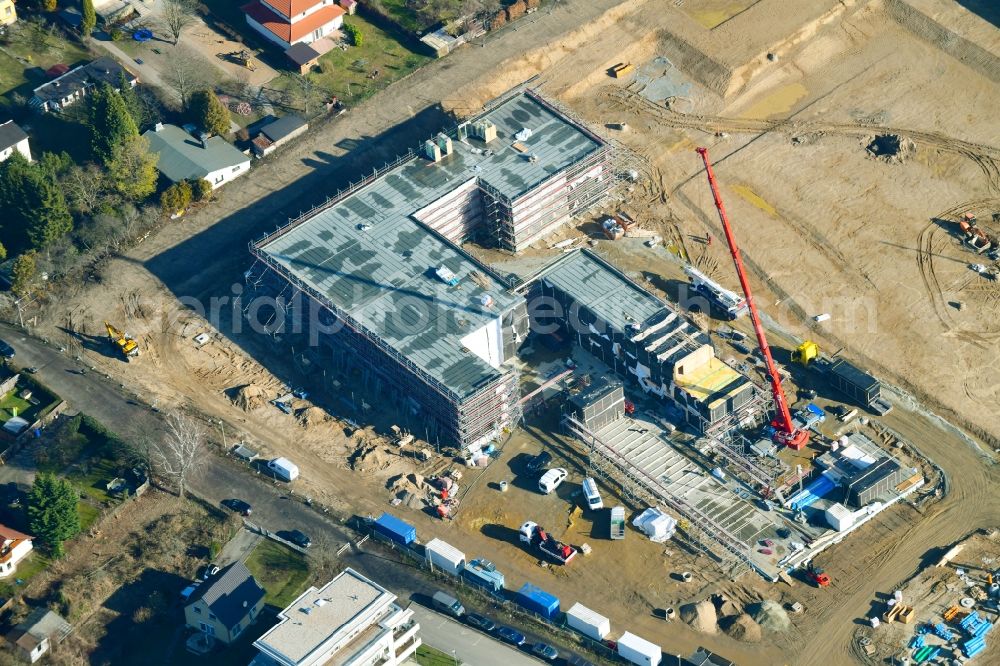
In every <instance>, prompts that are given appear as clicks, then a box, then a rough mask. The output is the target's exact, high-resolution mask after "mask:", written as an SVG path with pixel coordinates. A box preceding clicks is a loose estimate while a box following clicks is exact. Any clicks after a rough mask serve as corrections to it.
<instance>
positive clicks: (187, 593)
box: [181, 581, 201, 603]
mask: <svg viewBox="0 0 1000 666" xmlns="http://www.w3.org/2000/svg"><path fill="white" fill-rule="evenodd" d="M199 585H201V582H200V581H199V582H196V583H193V584H191V585H188V586H187V587H185V588H184V589H183V590H181V601H182V602H183V603H187V602H188V601H189V600H190V599H191V597H193V596H194V593H195V592H196V591H197V590H198V586H199Z"/></svg>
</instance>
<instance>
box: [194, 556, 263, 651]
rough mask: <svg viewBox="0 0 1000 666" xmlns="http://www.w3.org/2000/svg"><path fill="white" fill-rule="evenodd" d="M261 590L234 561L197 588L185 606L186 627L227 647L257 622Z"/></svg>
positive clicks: (255, 581) (244, 569) (240, 563)
mask: <svg viewBox="0 0 1000 666" xmlns="http://www.w3.org/2000/svg"><path fill="white" fill-rule="evenodd" d="M264 595H265V592H264V588H262V587H261V586H260V584H259V583H258V582H257V580H256V579H255V578H254V577H253V575H252V574H251V573H250V571H249V570H248V569H247V568H246V566H245V565H244V564H243V563H242V562H234V563H233V564H230V565H229V566H228V567H226V568H224V569H223V570H222V571H220V572H219V573H217V574H216V575H215V576H213V577H212V578H211V579H209V580H208V581H206V582H204V583H202V584H201V585H199V586H198V588H197V591H196V592H195V593H194V595H192V596H191V598H190V599H189V600H188V603H187V605H186V606H185V607H184V619H185V621H186V622H187V626H189V627H192V628H194V629H197V630H198V631H200V632H202V633H205V634H208V635H209V636H212V637H213V638H215V639H216V640H218V641H221V642H223V643H226V644H229V643H232V642H233V641H235V640H236V639H237V638H238V637H239V635H240V634H242V633H243V631H244V630H245V629H246V628H247V627H249V626H250V625H251V624H253V623H254V621H255V620H256V619H257V616H258V615H259V614H260V611H261V609H262V608H263V607H264Z"/></svg>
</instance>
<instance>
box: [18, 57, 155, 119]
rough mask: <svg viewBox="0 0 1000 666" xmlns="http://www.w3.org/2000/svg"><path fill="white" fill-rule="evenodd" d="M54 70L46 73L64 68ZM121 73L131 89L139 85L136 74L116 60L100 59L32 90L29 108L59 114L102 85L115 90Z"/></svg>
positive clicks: (63, 66) (64, 67)
mask: <svg viewBox="0 0 1000 666" xmlns="http://www.w3.org/2000/svg"><path fill="white" fill-rule="evenodd" d="M57 67H58V68H59V69H57ZM57 67H53V68H52V69H51V70H49V71H53V70H56V71H63V70H65V69H66V66H65V65H60V66H57ZM123 74H124V75H125V82H126V83H127V84H128V85H129V86H130V87H132V88H134V87H135V86H136V84H137V83H138V82H139V79H138V78H137V77H136V76H135V74H133V73H132V72H130V71H128V70H127V69H125V68H124V67H122V65H121V64H120V63H119V62H118V61H117V60H115V59H114V58H109V57H107V56H103V57H101V58H98V59H96V60H93V61H91V62H88V63H87V64H86V65H80V66H79V67H76V68H74V69H71V70H69V71H66V72H65V73H64V74H61V75H59V76H57V77H56V78H54V79H53V80H51V81H49V82H48V83H44V84H42V85H40V86H38V87H37V88H35V90H34V94H33V95H32V97H31V105H32V107H34V108H36V109H38V110H40V111H59V110H61V109H64V108H66V107H67V106H69V105H70V104H73V103H74V102H76V101H77V100H79V99H80V98H82V97H84V96H86V95H87V94H88V93H89V92H90V91H91V90H92V89H93V88H95V87H96V86H97V85H99V84H101V83H107V84H108V85H110V86H111V87H112V88H114V89H116V90H117V89H118V84H119V83H120V81H121V77H122V75H123Z"/></svg>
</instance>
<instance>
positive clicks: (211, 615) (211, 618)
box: [208, 613, 219, 620]
mask: <svg viewBox="0 0 1000 666" xmlns="http://www.w3.org/2000/svg"><path fill="white" fill-rule="evenodd" d="M208 619H209V620H218V619H219V618H217V617H215V615H213V614H212V613H209V614H208Z"/></svg>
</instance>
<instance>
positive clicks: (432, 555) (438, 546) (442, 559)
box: [424, 539, 465, 576]
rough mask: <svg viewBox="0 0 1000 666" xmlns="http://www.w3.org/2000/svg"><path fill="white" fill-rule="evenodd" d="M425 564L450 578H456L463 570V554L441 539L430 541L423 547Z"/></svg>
mask: <svg viewBox="0 0 1000 666" xmlns="http://www.w3.org/2000/svg"><path fill="white" fill-rule="evenodd" d="M424 556H425V557H426V558H427V563H428V564H429V565H431V566H432V567H436V568H438V569H440V570H442V571H447V572H448V573H450V574H451V575H452V576H458V575H460V574H461V573H462V569H464V568H465V553H463V552H462V551H460V550H459V549H458V548H455V547H454V546H452V545H451V544H449V543H446V542H444V541H442V540H441V539H432V540H431V541H429V542H428V543H427V545H426V546H424Z"/></svg>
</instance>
